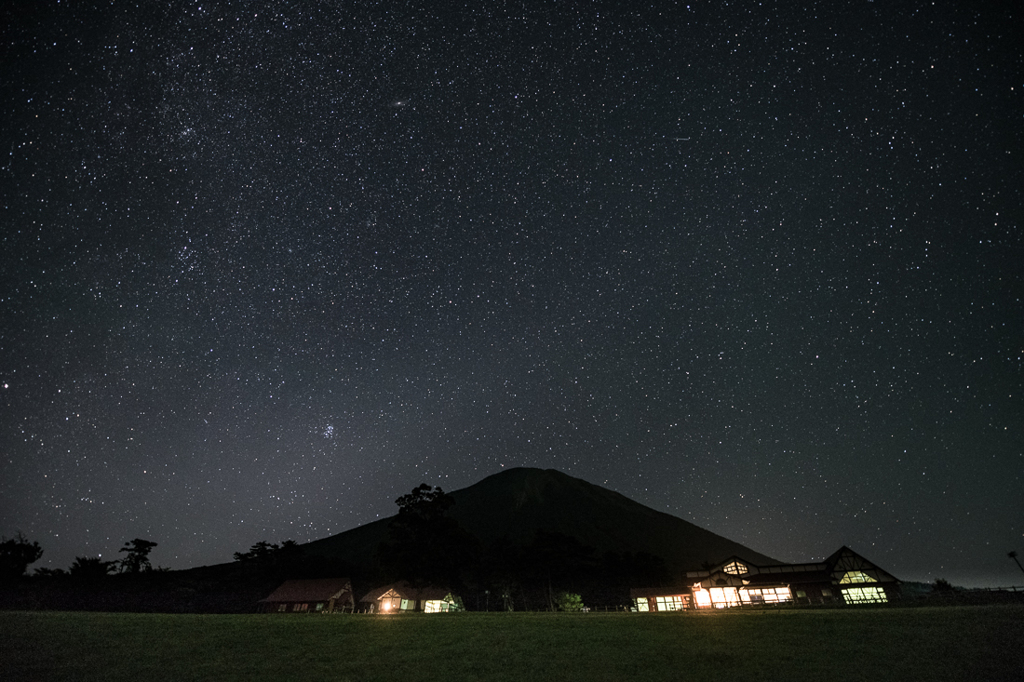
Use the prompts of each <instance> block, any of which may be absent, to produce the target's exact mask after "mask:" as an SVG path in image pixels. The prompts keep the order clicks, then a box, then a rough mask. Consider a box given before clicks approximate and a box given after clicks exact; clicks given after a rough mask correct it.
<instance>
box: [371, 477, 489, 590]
mask: <svg viewBox="0 0 1024 682" xmlns="http://www.w3.org/2000/svg"><path fill="white" fill-rule="evenodd" d="M395 503H396V504H397V505H398V516H396V517H395V518H394V520H393V521H392V522H391V525H389V526H388V538H389V539H388V540H387V541H385V542H382V543H381V544H380V546H379V547H378V548H377V557H378V559H379V560H380V562H381V564H382V567H383V569H384V571H385V573H386V574H387V577H388V578H389V579H392V580H399V579H401V580H407V581H409V582H410V583H412V584H413V585H417V586H422V585H437V586H441V585H444V586H448V587H454V586H457V585H459V584H460V582H461V575H462V571H463V570H464V569H465V568H466V567H467V566H468V565H469V564H471V563H472V562H473V560H474V558H475V556H476V547H477V540H476V538H474V537H473V536H472V535H470V534H469V533H468V532H466V531H465V530H464V529H463V528H462V527H461V526H459V523H458V521H456V520H455V519H453V518H451V517H449V516H447V512H448V510H449V509H451V507H452V506H453V505H454V504H455V500H454V499H453V498H452V496H451V495H449V494H447V493H445V492H444V491H443V490H441V488H438V487H435V488H431V487H430V486H428V485H427V484H426V483H423V484H421V485H420V486H419V487H418V488H414V489H413V491H412V492H411V493H409V494H408V495H403V496H402V497H399V498H398V499H397V500H395Z"/></svg>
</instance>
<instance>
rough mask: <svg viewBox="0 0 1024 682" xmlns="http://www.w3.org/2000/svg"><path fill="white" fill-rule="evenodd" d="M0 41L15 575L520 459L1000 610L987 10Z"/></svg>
mask: <svg viewBox="0 0 1024 682" xmlns="http://www.w3.org/2000/svg"><path fill="white" fill-rule="evenodd" d="M2 12H3V13H4V16H3V18H2V22H3V24H4V25H6V26H7V28H6V29H5V31H4V33H3V36H2V38H3V44H2V57H0V59H2V64H3V67H2V72H3V73H4V76H3V78H2V79H0V98H2V99H0V101H2V102H3V107H4V116H3V117H0V156H5V157H6V158H2V159H0V162H2V163H0V201H2V204H0V215H2V224H3V225H4V229H3V231H2V234H0V246H2V255H0V283H2V285H0V317H2V319H3V323H2V325H0V396H2V398H0V405H2V420H0V531H2V532H3V533H4V534H6V535H8V536H10V535H12V534H13V533H14V532H15V531H16V530H21V531H23V532H24V533H25V534H26V535H27V536H29V537H30V538H32V539H35V540H38V541H39V542H40V544H41V545H42V546H43V548H44V550H45V551H46V554H45V555H44V558H43V562H42V563H43V564H48V565H51V566H54V567H66V566H67V565H68V564H70V562H71V561H72V560H73V558H74V557H75V556H85V555H96V554H99V553H103V554H105V555H109V554H110V553H113V552H115V551H116V548H117V547H119V546H120V545H121V544H123V542H124V541H125V540H128V539H130V538H134V537H144V538H147V539H151V540H154V541H156V542H158V543H159V547H158V548H157V549H156V550H155V551H154V554H153V557H154V560H155V562H156V563H158V564H162V565H165V566H170V567H173V568H183V567H187V566H193V565H199V564H205V563H217V562H223V561H228V560H230V558H231V554H232V552H234V551H240V550H244V549H245V548H247V547H248V546H249V545H251V544H252V543H254V542H256V541H258V540H264V539H265V540H270V541H278V540H281V539H284V538H294V539H296V540H298V541H307V540H312V539H316V538H319V537H324V536H326V535H329V534H333V533H337V532H341V531H343V530H346V529H348V528H352V527H355V526H357V525H360V524H362V523H366V522H368V521H371V520H373V519H375V518H377V517H379V516H382V515H389V514H391V513H393V511H394V505H393V503H392V500H393V499H394V498H395V497H396V496H397V495H399V494H402V493H403V492H407V491H408V490H409V489H411V488H412V487H414V486H415V485H417V484H419V483H420V482H427V483H430V484H437V485H441V486H443V487H444V488H445V489H446V490H451V489H456V488H460V487H464V486H466V485H470V484H472V483H474V482H476V481H477V480H479V479H481V478H483V477H485V476H487V475H490V474H492V473H495V472H497V471H499V470H501V469H502V468H503V467H512V466H538V467H551V468H558V469H560V470H563V471H565V472H566V473H569V474H571V475H574V476H578V477H580V478H584V479H586V480H588V481H591V482H593V483H596V484H599V485H604V486H606V487H609V488H612V489H614V490H617V491H619V492H622V493H623V494H625V495H627V496H629V497H631V498H633V499H636V500H637V501H639V502H642V503H644V504H647V505H649V506H652V507H654V508H656V509H659V510H663V511H666V512H669V513H672V514H676V515H679V516H681V517H683V518H685V519H687V520H690V521H693V522H695V523H697V524H699V525H701V526H703V527H706V528H708V529H710V530H713V531H715V532H717V533H720V534H722V535H725V536H727V537H729V538H731V539H734V540H737V541H739V542H742V543H745V544H747V545H749V546H751V547H753V548H755V549H757V550H759V551H762V552H764V553H766V554H769V555H772V556H776V557H778V558H780V559H783V560H805V559H809V558H811V557H818V556H824V555H826V554H829V553H831V552H832V551H834V550H835V549H836V548H837V547H838V546H840V545H842V544H846V545H849V546H851V547H853V548H854V549H855V550H856V551H858V552H860V553H862V554H864V555H865V556H868V557H870V558H871V559H872V560H873V561H876V562H877V563H879V564H880V565H882V566H885V567H886V568H887V569H889V570H891V571H892V572H893V573H894V574H896V575H897V576H898V577H900V578H904V579H917V580H933V579H934V578H936V577H943V578H946V579H950V580H953V581H954V582H959V583H966V584H1011V583H1013V582H1014V581H1016V582H1017V583H1019V582H1020V576H1014V573H1013V570H1011V569H1014V568H1015V567H1014V566H1012V565H1011V564H1010V563H1009V562H1007V561H1006V559H1005V555H1006V552H1007V551H1008V550H1010V549H1014V548H1017V549H1018V550H1024V546H1022V540H1024V526H1022V519H1024V514H1022V512H1024V505H1022V502H1021V499H1024V498H1022V497H1021V495H1020V489H1021V488H1022V486H1024V480H1022V478H1024V454H1022V452H1024V450H1022V445H1024V440H1022V437H1021V425H1022V420H1021V415H1022V414H1024V401H1022V400H1021V392H1022V385H1021V384H1022V352H1024V348H1022V340H1024V311H1022V301H1021V297H1022V295H1024V288H1022V285H1021V281H1022V280H1021V274H1020V273H1021V266H1020V263H1021V262H1022V256H1024V248H1022V247H1024V239H1022V236H1021V231H1020V226H1021V217H1022V216H1021V212H1022V211H1021V206H1022V196H1021V188H1022V187H1024V172H1022V171H1024V169H1022V165H1021V153H1022V150H1024V144H1022V142H1024V140H1022V137H1024V135H1022V130H1024V129H1022V126H1021V115H1020V112H1021V111H1022V104H1024V102H1022V97H1021V94H1022V89H1024V80H1022V77H1021V76H1022V74H1024V68H1022V67H1024V53H1022V51H1021V48H1020V41H1019V36H1020V35H1021V28H1022V26H1021V16H1020V14H1019V12H1016V13H1005V14H1003V13H997V12H994V11H983V10H978V9H974V8H971V7H967V6H963V5H961V4H958V3H953V2H946V1H942V0H940V1H938V2H935V3H930V4H928V5H926V6H921V7H918V6H913V7H912V6H910V5H907V6H903V5H902V4H901V3H896V5H895V6H893V5H892V4H890V3H873V2H862V3H839V4H836V3H814V2H809V3H789V2H781V3H763V4H758V3H746V2H721V3H700V4H698V3H693V4H692V5H686V4H681V3H675V2H666V3H654V2H652V3H645V4H643V5H642V6H633V5H630V4H628V3H627V4H622V3H600V2H599V3H593V2H572V1H569V2H554V1H546V0H537V1H532V0H531V1H529V2H519V3H515V2H496V1H495V2H491V1H490V0H488V1H487V2H483V3H468V4H467V5H466V6H465V7H463V8H454V7H452V8H448V9H439V6H437V7H435V3H428V2H394V3H392V2H388V3H347V2H344V3H317V2H272V3H262V4H260V3H257V4H255V5H254V4H252V3H245V2H228V1H220V2H209V3H205V2H185V1H180V0H176V1H174V2H169V3H162V4H161V5H160V6H159V7H157V6H155V5H154V6H152V7H150V6H148V5H146V6H142V7H137V6H134V5H128V4H127V3H110V4H109V5H107V6H102V7H98V6H93V4H91V3H90V4H89V6H87V7H86V6H82V5H81V4H80V3H67V2H59V1H56V0H46V1H41V2H37V3H32V4H31V6H29V5H24V4H23V5H22V6H20V7H12V8H8V9H5V10H2Z"/></svg>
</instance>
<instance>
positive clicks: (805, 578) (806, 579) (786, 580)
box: [743, 571, 832, 587]
mask: <svg viewBox="0 0 1024 682" xmlns="http://www.w3.org/2000/svg"><path fill="white" fill-rule="evenodd" d="M743 582H744V583H746V584H747V585H750V586H752V587H761V586H764V585H797V584H803V583H831V582H832V576H831V575H830V574H829V573H828V571H794V572H792V573H757V574H755V575H748V576H746V577H745V578H744V579H743Z"/></svg>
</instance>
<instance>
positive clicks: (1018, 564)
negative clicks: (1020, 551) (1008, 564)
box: [1006, 551, 1024, 573]
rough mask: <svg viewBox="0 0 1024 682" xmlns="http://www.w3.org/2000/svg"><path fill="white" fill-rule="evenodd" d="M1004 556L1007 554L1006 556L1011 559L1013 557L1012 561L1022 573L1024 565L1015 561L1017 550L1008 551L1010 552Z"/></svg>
mask: <svg viewBox="0 0 1024 682" xmlns="http://www.w3.org/2000/svg"><path fill="white" fill-rule="evenodd" d="M1006 556H1008V557H1010V558H1011V559H1013V562H1014V563H1015V564H1017V568H1019V569H1020V570H1021V572H1022V573H1024V566H1021V565H1020V562H1019V561H1017V552H1015V551H1014V552H1010V553H1009V554H1007V555H1006Z"/></svg>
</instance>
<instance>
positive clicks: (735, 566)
mask: <svg viewBox="0 0 1024 682" xmlns="http://www.w3.org/2000/svg"><path fill="white" fill-rule="evenodd" d="M722 570H723V571H725V572H726V573H728V574H730V575H743V574H744V573H746V572H747V567H746V566H744V565H743V564H741V563H740V562H738V561H733V562H732V563H730V564H728V565H726V567H725V568H723V569H722Z"/></svg>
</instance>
